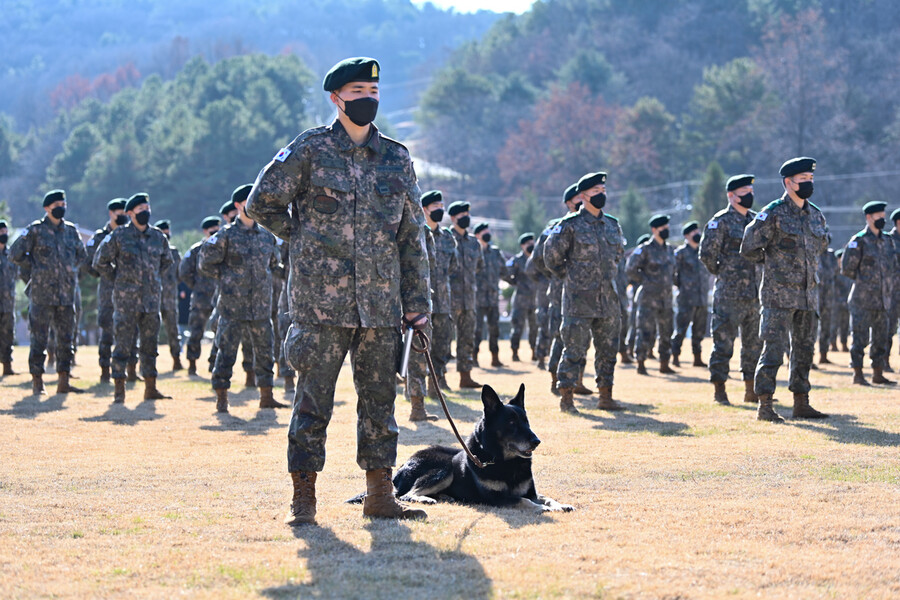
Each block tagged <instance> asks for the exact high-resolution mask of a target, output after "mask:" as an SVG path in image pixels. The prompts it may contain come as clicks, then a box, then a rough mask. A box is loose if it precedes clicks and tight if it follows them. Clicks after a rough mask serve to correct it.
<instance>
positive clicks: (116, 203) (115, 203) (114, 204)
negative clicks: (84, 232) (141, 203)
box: [106, 198, 128, 210]
mask: <svg viewBox="0 0 900 600" xmlns="http://www.w3.org/2000/svg"><path fill="white" fill-rule="evenodd" d="M127 203H128V200H127V199H125V198H115V199H113V200H110V201H109V202H107V203H106V210H125V204H127Z"/></svg>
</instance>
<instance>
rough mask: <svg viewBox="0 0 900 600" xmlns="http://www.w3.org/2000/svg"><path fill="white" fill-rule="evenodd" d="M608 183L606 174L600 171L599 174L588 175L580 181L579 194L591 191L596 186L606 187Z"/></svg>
mask: <svg viewBox="0 0 900 600" xmlns="http://www.w3.org/2000/svg"><path fill="white" fill-rule="evenodd" d="M605 183H606V173H604V172H603V171H598V172H597V173H588V174H587V175H585V176H584V177H582V178H581V179H579V180H578V193H579V194H580V193H581V192H583V191H585V190H589V189H591V188H592V187H594V186H595V185H604V184H605Z"/></svg>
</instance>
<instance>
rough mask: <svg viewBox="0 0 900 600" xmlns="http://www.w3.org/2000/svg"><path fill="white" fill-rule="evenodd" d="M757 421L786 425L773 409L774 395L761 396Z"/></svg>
mask: <svg viewBox="0 0 900 600" xmlns="http://www.w3.org/2000/svg"><path fill="white" fill-rule="evenodd" d="M756 420H757V421H769V422H771V423H784V419H782V418H781V417H780V416H779V415H778V413H777V412H775V409H774V408H772V394H760V395H759V408H757V409H756Z"/></svg>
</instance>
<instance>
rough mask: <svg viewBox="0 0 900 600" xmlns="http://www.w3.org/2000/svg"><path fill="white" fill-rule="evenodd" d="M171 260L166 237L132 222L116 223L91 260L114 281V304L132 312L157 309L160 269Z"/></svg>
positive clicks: (161, 233) (98, 269) (96, 268)
mask: <svg viewBox="0 0 900 600" xmlns="http://www.w3.org/2000/svg"><path fill="white" fill-rule="evenodd" d="M171 264H172V253H171V252H170V251H169V240H168V239H167V238H166V236H165V235H164V234H163V232H162V231H160V230H159V229H157V228H156V227H153V226H152V225H148V226H147V229H145V230H144V231H140V230H138V228H137V227H135V225H134V223H128V224H127V225H122V226H121V227H116V229H115V231H113V232H112V233H111V234H109V235H108V236H106V238H105V239H104V240H103V241H102V242H101V243H100V247H99V248H97V253H96V254H95V255H94V262H93V264H92V266H93V268H94V270H95V271H97V272H98V273H100V275H101V276H104V277H108V278H110V279H111V280H112V281H113V306H115V308H116V310H123V309H124V308H125V307H128V308H130V309H131V310H134V311H135V312H142V313H153V312H159V304H160V295H161V294H162V273H163V271H165V270H166V269H167V268H168V267H169V265H171Z"/></svg>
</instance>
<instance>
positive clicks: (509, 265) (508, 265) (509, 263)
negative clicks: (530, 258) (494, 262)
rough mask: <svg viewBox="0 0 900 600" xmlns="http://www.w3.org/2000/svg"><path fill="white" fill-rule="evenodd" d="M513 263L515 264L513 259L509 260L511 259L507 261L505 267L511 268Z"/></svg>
mask: <svg viewBox="0 0 900 600" xmlns="http://www.w3.org/2000/svg"><path fill="white" fill-rule="evenodd" d="M514 262H515V259H513V258H511V259H509V260H508V261H506V266H507V267H511V266H513V263H514Z"/></svg>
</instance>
